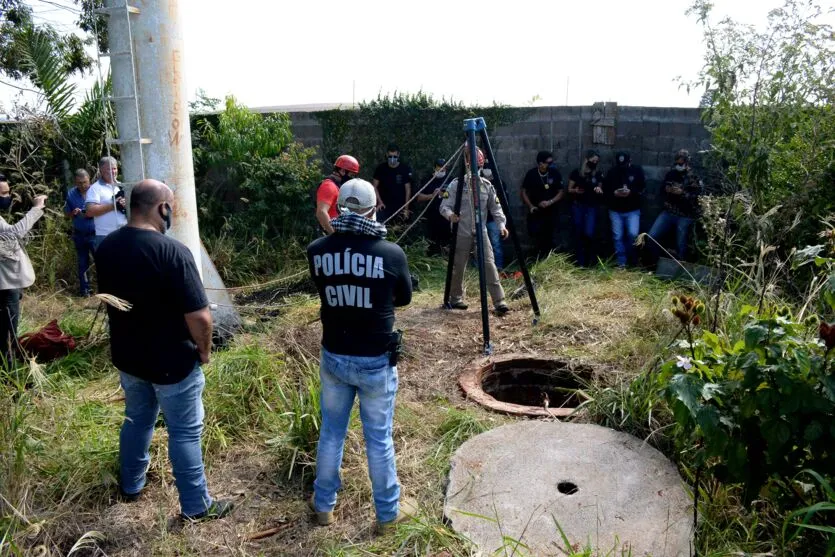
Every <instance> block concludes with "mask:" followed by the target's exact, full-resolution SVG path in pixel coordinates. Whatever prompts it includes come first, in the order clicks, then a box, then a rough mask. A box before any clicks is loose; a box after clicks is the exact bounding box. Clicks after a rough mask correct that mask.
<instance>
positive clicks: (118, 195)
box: [113, 188, 128, 215]
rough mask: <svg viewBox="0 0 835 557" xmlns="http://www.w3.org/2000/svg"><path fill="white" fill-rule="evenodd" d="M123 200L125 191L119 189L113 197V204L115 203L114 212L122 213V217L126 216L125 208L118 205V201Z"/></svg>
mask: <svg viewBox="0 0 835 557" xmlns="http://www.w3.org/2000/svg"><path fill="white" fill-rule="evenodd" d="M124 198H125V190H123V189H122V188H119V191H117V192H116V195H114V196H113V202H114V203H116V210H117V211H119V212H120V213H122V214H123V215H126V214H127V212H128V211H127V208H126V207H125V206H123V205H119V200H120V199H124Z"/></svg>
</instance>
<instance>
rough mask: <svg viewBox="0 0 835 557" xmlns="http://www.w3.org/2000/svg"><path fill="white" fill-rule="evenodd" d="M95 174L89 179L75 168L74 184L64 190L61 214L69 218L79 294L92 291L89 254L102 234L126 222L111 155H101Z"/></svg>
mask: <svg viewBox="0 0 835 557" xmlns="http://www.w3.org/2000/svg"><path fill="white" fill-rule="evenodd" d="M98 169H99V173H98V177H97V179H96V181H95V182H94V183H92V184H91V183H90V174H89V173H88V172H87V171H86V170H85V169H83V168H79V169H78V170H76V171H75V176H74V182H75V185H74V186H73V188H71V189H70V191H69V192H68V193H67V200H66V203H64V214H65V215H66V216H67V217H68V218H71V219H72V240H73V244H75V250H76V254H77V256H78V284H79V288H80V292H79V294H80V295H81V296H83V297H87V296H89V295H90V293H91V288H90V279H89V276H88V274H89V270H90V262H91V257H92V258H95V252H96V249H97V248H98V246H99V244H101V242H102V241H103V240H104V238H105V237H106V236H107V235H108V234H110V233H111V232H114V231H116V230H118V229H120V228H121V227H123V226H125V225H126V224H127V222H128V221H127V207H126V204H125V203H126V200H125V193H124V190H123V189H122V187H121V186H120V185H119V181H118V180H117V178H116V177H117V175H118V173H119V164H118V163H117V162H116V159H114V158H113V157H110V156H107V157H102V158H101V160H99V164H98Z"/></svg>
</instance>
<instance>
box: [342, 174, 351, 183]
mask: <svg viewBox="0 0 835 557" xmlns="http://www.w3.org/2000/svg"><path fill="white" fill-rule="evenodd" d="M348 180H353V178H352V177H351V176H350V175H349V174H348V173H347V172H346V173H345V176H343V177H342V183H343V184H344V183H345V182H347V181H348Z"/></svg>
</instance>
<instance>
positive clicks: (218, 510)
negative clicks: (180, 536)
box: [183, 500, 235, 522]
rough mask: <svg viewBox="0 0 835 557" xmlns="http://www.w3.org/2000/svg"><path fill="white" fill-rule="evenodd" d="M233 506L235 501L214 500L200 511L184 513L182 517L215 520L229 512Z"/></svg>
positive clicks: (191, 519) (194, 519) (193, 519)
mask: <svg viewBox="0 0 835 557" xmlns="http://www.w3.org/2000/svg"><path fill="white" fill-rule="evenodd" d="M233 508H235V503H233V502H232V501H229V500H223V501H214V502H213V503H212V504H211V505H209V508H208V509H206V510H205V511H203V512H202V513H197V514H192V515H187V514H184V515H183V518H184V519H185V520H190V521H192V522H203V521H206V520H217V519H219V518H223V517H224V516H226V515H228V514H229V513H231V512H232V509H233Z"/></svg>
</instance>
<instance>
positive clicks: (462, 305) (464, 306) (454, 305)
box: [449, 302, 470, 310]
mask: <svg viewBox="0 0 835 557" xmlns="http://www.w3.org/2000/svg"><path fill="white" fill-rule="evenodd" d="M449 307H451V308H452V309H461V310H464V309H467V308H468V307H470V306H468V305H467V304H465V303H464V302H452V303H451V304H449Z"/></svg>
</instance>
